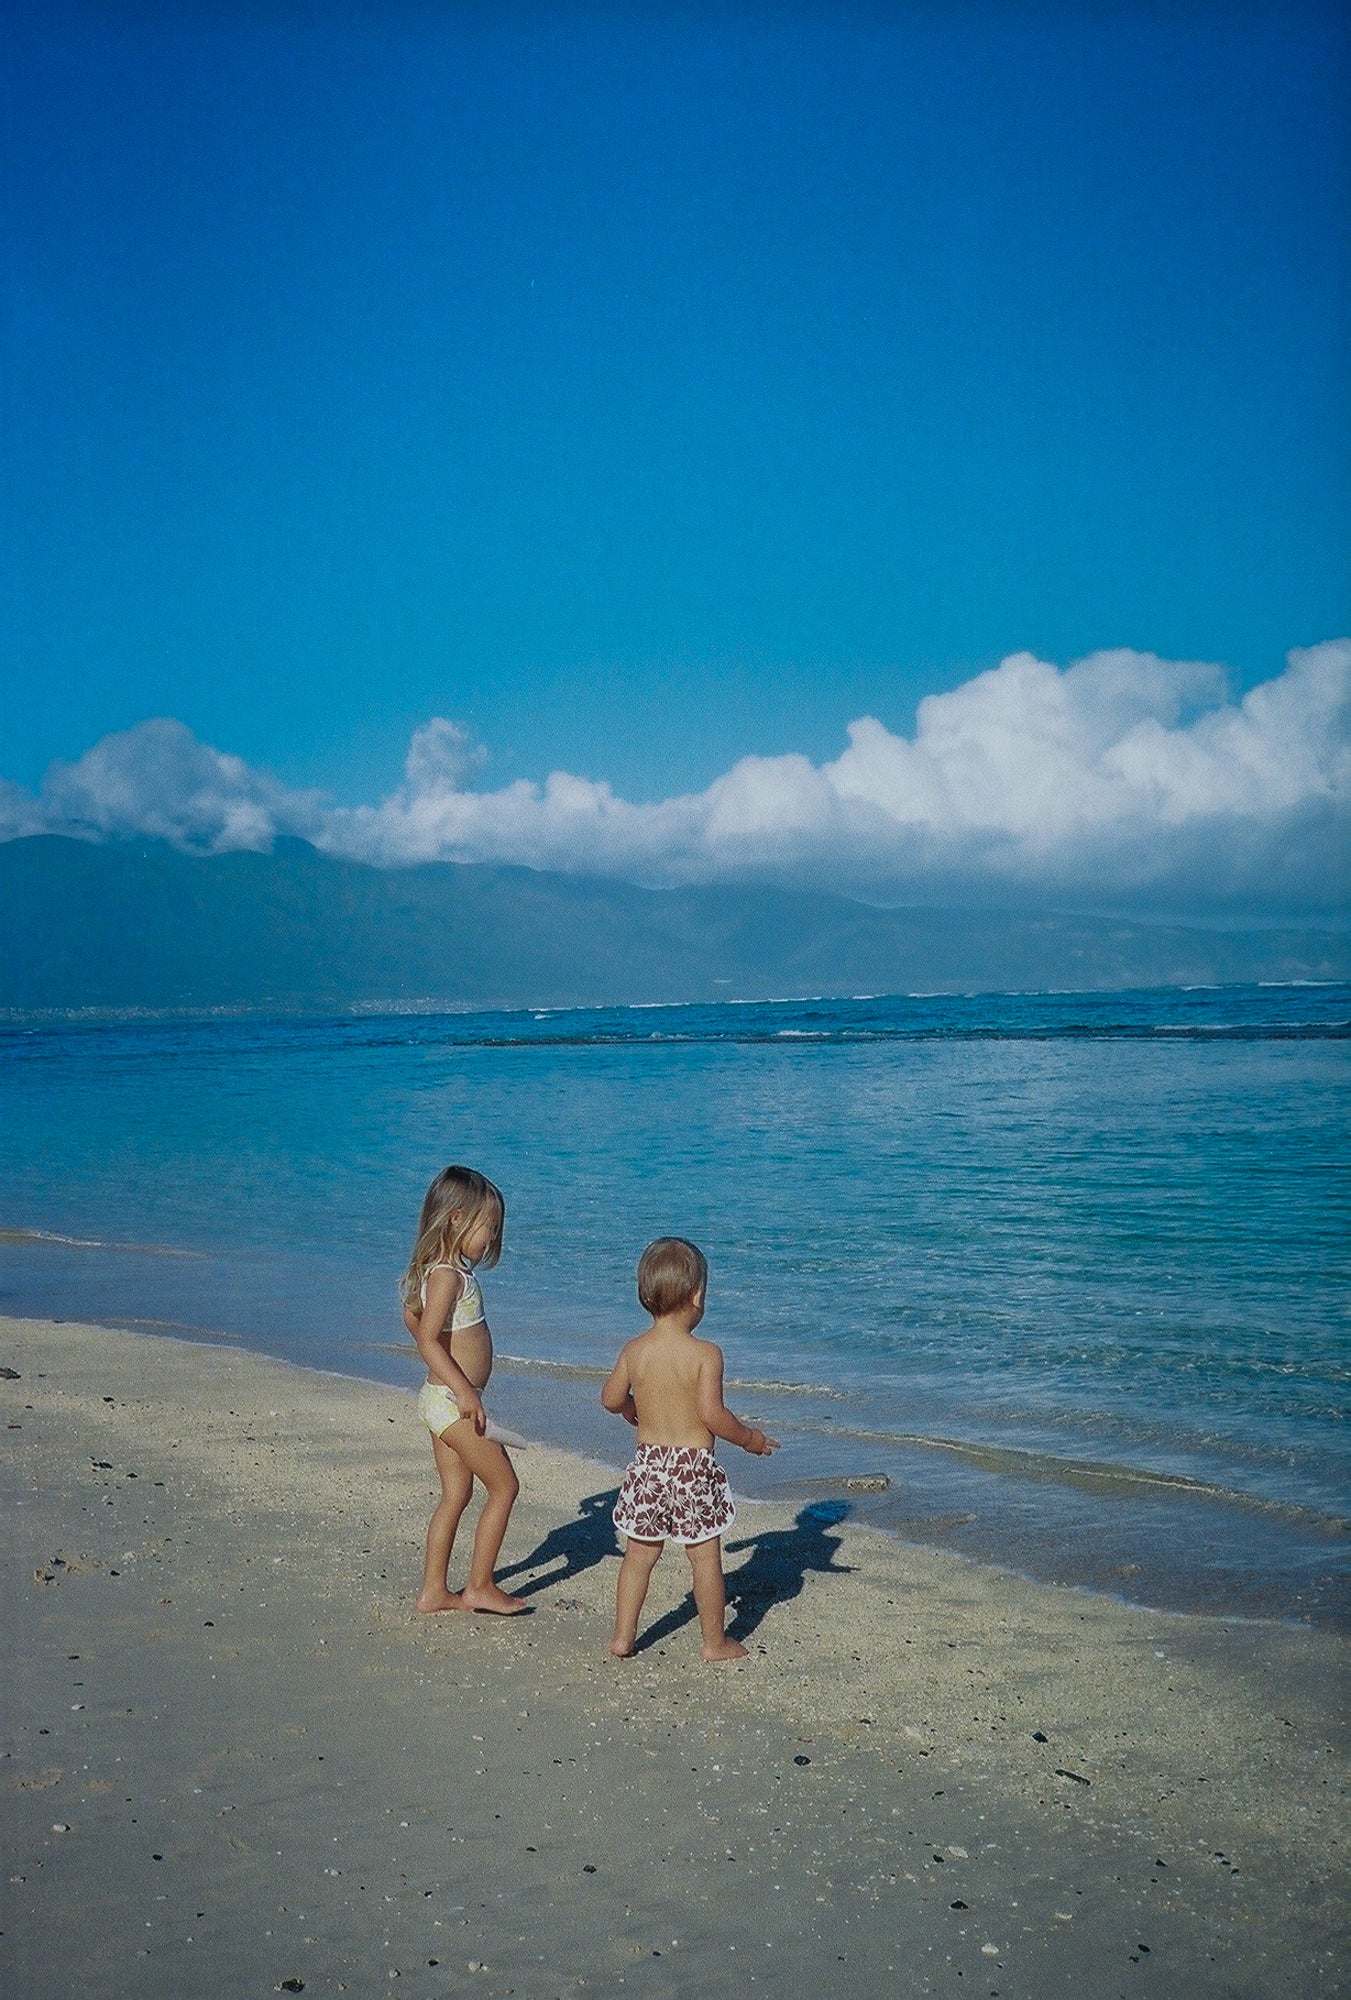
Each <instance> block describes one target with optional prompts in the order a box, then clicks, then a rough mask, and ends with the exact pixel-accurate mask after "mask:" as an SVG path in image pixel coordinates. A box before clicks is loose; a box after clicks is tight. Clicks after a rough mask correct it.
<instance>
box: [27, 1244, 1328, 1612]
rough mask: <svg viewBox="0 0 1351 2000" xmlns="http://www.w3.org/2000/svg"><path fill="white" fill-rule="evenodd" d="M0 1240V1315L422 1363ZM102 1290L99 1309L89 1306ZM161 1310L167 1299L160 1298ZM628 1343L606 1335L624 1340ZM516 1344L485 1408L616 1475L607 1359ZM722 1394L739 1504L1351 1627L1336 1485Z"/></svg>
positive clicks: (1022, 1571) (821, 1394) (139, 1270)
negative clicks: (822, 1514) (767, 1437)
mask: <svg viewBox="0 0 1351 2000" xmlns="http://www.w3.org/2000/svg"><path fill="white" fill-rule="evenodd" d="M6 1233H7V1234H8V1236H9V1238H10V1241H9V1244H8V1246H7V1247H8V1252H9V1261H8V1278H9V1297H10V1300H11V1304H10V1311H11V1312H12V1313H15V1314H16V1315H18V1316H22V1315H23V1314H24V1313H25V1312H27V1313H36V1314H37V1316H41V1317H46V1316H48V1314H49V1313H50V1312H51V1311H52V1310H55V1311H56V1312H59V1313H60V1314H61V1317H62V1319H68V1320H72V1321H73V1320H83V1319H93V1318H96V1317H97V1318H98V1319H100V1320H104V1321H105V1322H106V1323H107V1324H109V1325H111V1326H116V1327H118V1328H120V1329H123V1330H125V1331H126V1332H128V1333H131V1334H138V1333H140V1334H145V1335H147V1336H157V1335H164V1336H167V1337H170V1338H174V1339H178V1340H181V1341H184V1342H187V1343H190V1344H192V1345H200V1346H208V1347H211V1346H219V1347H224V1348H229V1349H231V1350H232V1351H243V1352H248V1353H255V1354H259V1355H262V1356H267V1355H269V1354H270V1355H272V1356H273V1357H274V1358H276V1359H278V1360H281V1361H285V1362H292V1363H294V1365H296V1366H301V1367H310V1368H315V1369H317V1370H319V1371H320V1372H325V1371H326V1370H328V1369H329V1368H330V1366H331V1362H330V1359H329V1357H331V1359H332V1360H336V1361H338V1362H339V1363H340V1364H341V1368H340V1369H339V1371H337V1372H347V1373H348V1374H349V1379H352V1380H357V1381H363V1382H367V1383H370V1384H372V1385H391V1384H397V1385H399V1386H403V1387H406V1388H408V1389H409V1390H410V1391H412V1392H413V1393H416V1388H417V1385H418V1382H419V1381H420V1379H421V1371H420V1369H419V1367H418V1365H417V1361H416V1356H415V1355H414V1354H413V1353H412V1350H411V1344H407V1345H405V1344H404V1343H401V1342H397V1341H390V1340H383V1339H373V1338H371V1337H370V1335H369V1334H367V1335H366V1336H365V1337H361V1336H358V1337H357V1338H356V1339H354V1340H351V1341H349V1342H348V1343H346V1344H345V1345H341V1344H340V1345H339V1346H338V1348H337V1349H336V1350H335V1349H334V1348H333V1347H332V1345H331V1344H330V1345H329V1347H328V1349H327V1354H326V1356H325V1358H323V1359H321V1358H320V1357H319V1355H318V1354H316V1353H311V1352H305V1351H303V1350H302V1351H301V1352H300V1353H299V1354H296V1353H294V1352H287V1351H286V1348H287V1345H288V1344H289V1342H284V1341H283V1340H282V1338H281V1336H280V1334H277V1335H276V1336H274V1337H273V1338H272V1339H271V1340H269V1338H268V1334H267V1331H266V1319H265V1318H264V1319H261V1320H260V1318H259V1312H260V1309H264V1308H265V1307H267V1306H270V1307H271V1308H272V1309H273V1310H275V1309H276V1301H275V1300H271V1301H264V1300H263V1299H261V1298H260V1297H259V1296H257V1295H256V1292H255V1291H251V1290H249V1289H248V1288H247V1286H246V1288H245V1289H244V1290H243V1291H238V1289H237V1291H236V1296H235V1311H234V1319H235V1320H236V1322H237V1323H236V1324H233V1325H216V1324H212V1323H209V1322H206V1321H204V1320H202V1319H200V1318H199V1315H200V1314H201V1312H202V1309H203V1308H204V1307H205V1308H206V1310H207V1311H208V1312H209V1311H210V1310H211V1309H212V1307H213V1305H214V1306H216V1307H219V1306H220V1305H221V1303H222V1299H221V1297H220V1296H218V1295H219V1293H220V1288H221V1286H222V1284H224V1283H225V1282H226V1281H227V1280H228V1279H229V1278H230V1277H231V1276H232V1275H233V1276H234V1277H235V1278H236V1279H238V1277H239V1275H240V1274H239V1273H237V1272H236V1273H233V1274H232V1273H231V1272H230V1271H220V1270H217V1268H216V1265H217V1263H218V1261H219V1260H218V1258H216V1257H215V1256H214V1255H213V1253H211V1252H208V1251H196V1252H190V1251H186V1250H181V1249H177V1248H159V1249H156V1248H154V1247H152V1246H144V1245H134V1244H125V1245H114V1246H110V1245H108V1244H106V1243H104V1242H103V1241H102V1240H96V1239H95V1238H93V1237H90V1238H88V1239H81V1240H79V1241H76V1240H74V1239H66V1238H57V1237H54V1236H53V1235H51V1234H48V1233H43V1232H36V1231H32V1230H24V1231H18V1230H11V1231H9V1232H6ZM110 1248H115V1249H116V1250H117V1252H118V1258H117V1262H116V1264H115V1265H114V1266H112V1267H111V1268H110V1267H109V1265H108V1264H107V1262H106V1261H105V1258H104V1256H103V1255H100V1256H99V1257H98V1258H93V1257H91V1255H90V1252H91V1251H94V1250H97V1251H99V1252H100V1253H105V1252H107V1251H108V1250H109V1249H110ZM166 1257H168V1258H170V1259H171V1260H172V1262H173V1268H174V1271H175V1272H178V1271H179V1270H180V1269H182V1268H191V1269H192V1270H193V1271H194V1272H195V1271H196V1270H197V1269H198V1268H199V1267H200V1270H201V1271H202V1273H204V1274H205V1275H204V1277H203V1278H201V1279H197V1278H194V1281H193V1282H194V1285H196V1286H197V1288H198V1290H199V1291H201V1296H200V1298H194V1299H193V1300H192V1303H191V1304H190V1303H189V1299H188V1297H186V1296H185V1297H184V1299H183V1301H182V1303H183V1304H184V1305H188V1308H189V1312H190V1313H192V1305H193V1304H195V1306H196V1308H197V1311H196V1313H192V1316H191V1317H190V1318H183V1319H180V1318H177V1317H172V1318H156V1317H147V1316H146V1315H145V1306H146V1305H147V1304H149V1305H151V1306H152V1307H153V1304H154V1302H155V1295H156V1294H158V1293H159V1292H161V1291H162V1290H163V1289H164V1286H165V1282H166V1281H165V1279H164V1277H163V1275H162V1274H161V1272H160V1271H159V1269H158V1266H159V1265H160V1264H161V1263H162V1262H163V1260H164V1259H165V1258H166ZM185 1259H186V1260H187V1265H186V1266H185V1265H184V1260H185ZM34 1260H36V1261H34ZM251 1276H252V1274H251ZM253 1282H254V1284H255V1286H256V1278H254V1280H253ZM174 1284H175V1285H176V1286H177V1285H179V1280H178V1278H176V1277H175V1279H174ZM203 1286H204V1287H205V1289H204V1290H202V1287H203ZM171 1289H172V1288H171ZM180 1289H181V1286H180ZM189 1289H190V1290H191V1288H189ZM143 1294H144V1295H145V1296H142V1295H143ZM109 1295H111V1296H109ZM100 1298H101V1299H102V1305H101V1308H100V1309H98V1310H97V1311H95V1312H91V1310H90V1308H91V1306H95V1307H97V1306H98V1304H99V1301H100ZM165 1303H166V1304H171V1303H172V1301H171V1299H170V1298H169V1297H167V1296H166V1299H165ZM44 1308H46V1310H45V1311H44V1310H43V1309H44ZM129 1308H130V1309H129ZM523 1314H524V1316H525V1317H526V1318H527V1319H529V1320H530V1321H531V1324H532V1326H533V1324H534V1320H535V1319H536V1318H537V1317H538V1315H537V1314H536V1313H535V1312H534V1310H533V1308H532V1307H531V1306H530V1304H529V1302H527V1304H526V1306H525V1307H522V1306H521V1305H520V1304H519V1302H518V1303H517V1305H516V1309H515V1317H516V1318H517V1319H520V1318H521V1317H522V1316H523ZM507 1317H508V1320H509V1321H510V1319H511V1317H512V1314H511V1312H510V1311H509V1312H508V1315H507ZM260 1329H261V1331H260ZM622 1337H626V1335H621V1334H619V1333H616V1334H615V1336H614V1343H615V1345H616V1346H617V1345H618V1344H619V1340H620V1339H621V1338H622ZM511 1341H512V1336H511V1333H510V1332H507V1333H506V1334H505V1336H504V1338H503V1340H502V1341H501V1343H500V1345H501V1346H502V1348H503V1351H502V1352H500V1353H499V1355H498V1360H497V1368H496V1371H495V1373H494V1377H493V1390H492V1401H493V1407H494V1412H495V1414H497V1415H498V1416H499V1417H500V1419H501V1420H502V1421H503V1422H505V1423H506V1424H508V1426H509V1427H511V1428H513V1429H516V1430H517V1431H520V1432H523V1433H524V1434H525V1435H526V1436H528V1437H532V1438H535V1437H538V1438H539V1440H540V1441H541V1442H542V1443H544V1444H546V1445H548V1446H549V1447H550V1448H551V1449H560V1450H564V1451H578V1450H580V1451H581V1452H582V1453H583V1454H584V1455H591V1456H594V1457H596V1458H598V1459H599V1460H600V1461H601V1462H603V1463H605V1464H607V1465H610V1466H612V1467H614V1468H615V1469H616V1471H618V1470H619V1469H621V1468H622V1466H623V1464H624V1463H625V1456H624V1454H625V1452H626V1450H627V1444H628V1440H627V1437H624V1436H622V1435H620V1427H619V1426H618V1425H617V1424H616V1422H615V1420H614V1419H612V1418H609V1417H606V1416H605V1415H603V1413H602V1412H601V1411H600V1409H599V1405H598V1399H597V1391H598V1386H599V1383H600V1382H601V1381H602V1380H603V1379H604V1375H605V1373H606V1372H607V1366H601V1365H598V1364H591V1363H589V1362H587V1361H584V1360H582V1359H580V1358H579V1359H577V1360H561V1361H560V1360H555V1359H549V1358H545V1357H542V1356H540V1355H536V1354H531V1353H530V1352H528V1351H526V1352H524V1353H522V1352H516V1351H513V1349H512V1345H511ZM607 1365H608V1364H607ZM729 1395H730V1396H731V1397H732V1399H733V1403H734V1406H735V1407H738V1408H744V1409H745V1410H746V1411H749V1412H750V1413H751V1414H752V1415H753V1416H754V1417H755V1418H756V1420H757V1421H759V1422H761V1423H762V1424H763V1425H764V1426H765V1427H766V1428H768V1429H769V1430H770V1431H771V1432H772V1433H773V1434H774V1435H775V1436H779V1437H781V1438H782V1439H783V1440H784V1441H785V1443H786V1444H787V1445H789V1446H791V1450H789V1451H787V1452H785V1453H780V1454H778V1455H777V1456H776V1458H775V1459H774V1460H773V1461H772V1462H770V1463H769V1465H768V1466H766V1465H762V1464H760V1463H758V1462H755V1463H752V1462H751V1461H749V1460H748V1461H745V1463H744V1464H739V1463H738V1460H739V1459H740V1457H741V1455H740V1454H739V1453H738V1454H735V1455H733V1457H732V1458H731V1459H730V1460H729V1462H728V1463H729V1472H730V1474H731V1476H732V1477H733V1480H734V1483H736V1484H737V1485H738V1487H739V1490H741V1491H742V1492H744V1493H745V1494H746V1495H747V1497H750V1498H762V1499H768V1500H772V1501H775V1502H777V1503H779V1504H782V1505H788V1504H792V1503H798V1504H801V1503H803V1502H805V1501H807V1500H810V1499H812V1498H814V1497H815V1498H820V1497H822V1496H823V1495H827V1494H835V1495H837V1496H840V1497H842V1498H846V1499H847V1500H848V1503H849V1506H850V1510H851V1513H852V1515H853V1517H854V1518H855V1520H856V1521H858V1522H861V1523H866V1524H867V1525H870V1526H872V1527H875V1528H879V1529H882V1530H884V1531H885V1532H887V1533H888V1534H893V1535H896V1536H899V1537H900V1538H901V1539H902V1540H903V1541H905V1542H907V1543H911V1544H914V1543H922V1544H925V1545H927V1546H931V1547H935V1548H940V1549H946V1550H949V1551H950V1552H952V1553H954V1554H957V1555H962V1556H966V1557H969V1558H970V1559H972V1560H973V1561H975V1562H977V1563H983V1564H992V1565H995V1566H997V1567H1001V1568H1005V1569H1008V1570H1010V1571H1011V1572H1012V1573H1013V1574H1015V1575H1018V1576H1021V1577H1025V1578H1027V1579H1029V1580H1031V1581H1034V1582H1041V1583H1052V1584H1063V1585H1066V1586H1068V1587H1077V1588H1083V1589H1087V1590H1090V1591H1097V1592H1104V1593H1107V1594H1110V1595H1114V1596H1117V1597H1120V1598H1121V1599H1122V1600H1123V1601H1125V1602H1127V1603H1132V1604H1136V1605H1138V1606H1140V1607H1142V1608H1144V1609H1146V1610H1149V1609H1154V1610H1159V1611H1168V1612H1183V1613H1185V1612H1190V1611H1195V1612H1198V1613H1201V1614H1204V1615H1213V1616H1220V1617H1229V1618H1245V1619H1259V1620H1262V1619H1276V1620H1280V1621H1283V1622H1289V1623H1292V1624H1295V1625H1312V1626H1316V1627H1318V1628H1320V1629H1325V1630H1330V1631H1334V1632H1341V1633H1343V1634H1348V1633H1351V1571H1348V1567H1347V1562H1346V1553H1347V1541H1348V1525H1349V1524H1348V1522H1347V1520H1346V1518H1345V1516H1344V1513H1341V1512H1338V1511H1336V1505H1335V1503H1336V1498H1337V1495H1336V1493H1335V1491H1334V1490H1333V1489H1331V1488H1328V1489H1327V1490H1326V1491H1324V1492H1322V1493H1319V1494H1317V1495H1316V1496H1315V1495H1313V1494H1310V1496H1309V1499H1308V1500H1304V1499H1301V1498H1299V1497H1297V1496H1294V1495H1292V1496H1291V1497H1290V1498H1288V1499H1287V1498H1284V1497H1282V1496H1281V1494H1280V1492H1279V1490H1277V1491H1276V1492H1273V1493H1262V1492H1260V1491H1250V1490H1247V1489H1245V1488H1242V1487H1239V1486H1230V1485H1226V1484H1223V1483H1221V1479H1220V1478H1207V1477H1206V1476H1205V1475H1204V1473H1202V1474H1200V1475H1196V1474H1192V1473H1187V1472H1170V1471H1166V1470H1159V1469H1156V1468H1155V1467H1153V1466H1151V1465H1150V1464H1149V1463H1148V1461H1147V1460H1123V1461H1121V1462H1115V1463H1114V1462H1112V1461H1111V1460H1104V1459H1088V1458H1085V1457H1084V1456H1082V1455H1081V1454H1080V1453H1079V1452H1077V1451H1075V1450H1073V1449H1071V1450H1068V1451H1061V1452H1059V1453H1057V1452H1056V1451H1055V1450H1054V1449H1050V1450H1048V1449H1047V1448H1046V1442H1045V1441H1044V1440H1039V1439H1033V1440H1029V1441H1028V1442H1027V1443H1026V1444H1023V1445H1018V1444H1016V1443H1009V1442H1008V1441H1007V1440H1004V1441H1001V1440H999V1439H994V1438H990V1437H981V1436H980V1435H979V1434H976V1435H973V1436H969V1437H968V1436H963V1435H962V1434H961V1433H960V1432H956V1433H951V1434H947V1433H944V1432H942V1431H939V1430H937V1429H935V1430H934V1431H932V1432H926V1431H923V1430H917V1431H915V1432H913V1433H911V1432H907V1431H903V1430H894V1431H893V1430H890V1429H885V1430H878V1429H876V1428H875V1427H873V1426H871V1425H870V1424H869V1423H868V1421H867V1397H866V1395H865V1393H864V1391H863V1390H862V1389H860V1388H859V1387H858V1386H856V1385H855V1386H850V1385H849V1384H844V1385H841V1386H839V1387H836V1388H831V1389H825V1388H823V1387H821V1386H820V1385H819V1384H815V1383H813V1382H810V1381H793V1380H785V1381H783V1382H777V1381H773V1380H769V1379H765V1378H762V1377H752V1378H751V1379H748V1380H745V1381H742V1380H736V1381H734V1382H729ZM1223 1469H1224V1468H1222V1467H1217V1468H1216V1471H1217V1472H1219V1473H1222V1471H1223ZM1320 1502H1321V1504H1319V1503H1320Z"/></svg>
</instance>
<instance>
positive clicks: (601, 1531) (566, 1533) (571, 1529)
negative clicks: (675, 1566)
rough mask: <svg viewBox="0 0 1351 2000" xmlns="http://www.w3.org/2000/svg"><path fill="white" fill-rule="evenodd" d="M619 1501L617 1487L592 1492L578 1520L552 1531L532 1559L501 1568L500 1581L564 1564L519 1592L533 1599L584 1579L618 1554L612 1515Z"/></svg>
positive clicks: (523, 1587) (583, 1503)
mask: <svg viewBox="0 0 1351 2000" xmlns="http://www.w3.org/2000/svg"><path fill="white" fill-rule="evenodd" d="M618 1498H619V1488H618V1487H617V1486H612V1487H611V1488H610V1490H609V1492H608V1493H589V1494H588V1495H587V1497H586V1499H585V1500H583V1502H582V1504H581V1507H580V1509H579V1510H578V1514H577V1519H576V1520H575V1521H565V1522H564V1524H563V1526H562V1527H561V1528H550V1530H549V1532H548V1534H547V1535H546V1536H545V1537H544V1540H543V1541H542V1542H540V1543H539V1544H538V1546H537V1547H536V1548H533V1549H532V1550H531V1551H530V1554H529V1555H528V1556H524V1557H522V1559H521V1561H520V1562H514V1563H509V1564H508V1565H507V1567H506V1568H505V1569H499V1570H498V1571H497V1577H498V1580H499V1581H501V1579H502V1578H503V1577H508V1576H518V1575H519V1574H520V1572H521V1571H522V1570H526V1569H539V1568H541V1567H542V1566H543V1565H544V1564H546V1563H557V1562H561V1563H562V1565H563V1566H562V1568H561V1569H551V1570H550V1573H549V1575H548V1576H535V1577H532V1578H531V1579H530V1581H529V1583H523V1584H522V1585H521V1587H520V1589H519V1590H518V1591H517V1593H516V1595H517V1596H518V1597H533V1596H534V1595H535V1593H536V1591H540V1590H551V1589H552V1588H553V1586H554V1585H555V1584H556V1583H568V1582H570V1581H571V1579H572V1578H573V1577H574V1576H580V1575H581V1573H582V1571H583V1570H587V1569H594V1568H595V1566H596V1564H597V1563H599V1562H604V1561H605V1558H606V1557H607V1556H613V1555H617V1554H618V1553H619V1545H618V1543H617V1541H616V1540H615V1531H614V1523H613V1522H612V1521H611V1519H610V1514H611V1511H612V1509H613V1507H614V1504H615V1501H616V1500H617V1499H618Z"/></svg>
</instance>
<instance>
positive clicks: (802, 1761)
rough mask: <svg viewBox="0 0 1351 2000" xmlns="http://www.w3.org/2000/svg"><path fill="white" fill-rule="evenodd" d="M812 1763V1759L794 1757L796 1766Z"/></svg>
mask: <svg viewBox="0 0 1351 2000" xmlns="http://www.w3.org/2000/svg"><path fill="white" fill-rule="evenodd" d="M811 1761H812V1760H811V1758H810V1757H794V1759H793V1762H794V1763H795V1764H810V1763H811Z"/></svg>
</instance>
